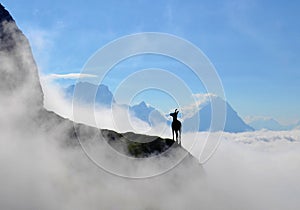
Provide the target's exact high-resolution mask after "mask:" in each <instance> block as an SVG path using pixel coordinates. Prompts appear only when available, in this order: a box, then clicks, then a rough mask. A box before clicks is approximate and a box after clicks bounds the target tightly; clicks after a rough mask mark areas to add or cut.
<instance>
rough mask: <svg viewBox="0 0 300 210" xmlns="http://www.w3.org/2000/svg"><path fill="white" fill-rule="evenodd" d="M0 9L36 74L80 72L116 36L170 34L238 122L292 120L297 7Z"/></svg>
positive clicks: (76, 4) (299, 24)
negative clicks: (184, 44)
mask: <svg viewBox="0 0 300 210" xmlns="http://www.w3.org/2000/svg"><path fill="white" fill-rule="evenodd" d="M2 4H3V5H4V6H5V7H6V8H7V9H8V10H9V11H10V12H11V14H12V15H13V16H14V18H15V20H16V22H17V24H18V25H19V27H20V28H21V29H22V30H23V32H24V33H25V35H27V36H28V37H29V40H30V42H31V44H32V48H33V53H34V56H35V58H36V61H37V63H38V65H39V68H40V71H41V73H42V74H51V73H58V74H60V73H74V72H80V70H81V68H82V67H83V65H84V64H85V62H86V61H87V59H88V58H89V57H90V56H91V55H92V54H93V53H94V52H95V51H96V50H98V49H99V48H100V47H102V46H104V45H105V44H107V43H108V42H110V41H112V40H114V39H116V38H119V37H121V36H124V35H128V34H132V33H138V32H164V33H171V34H173V35H176V36H179V37H182V38H184V39H186V40H188V41H190V42H192V43H193V44H195V45H196V46H197V47H199V48H200V49H201V50H202V51H203V52H204V53H205V54H206V55H207V56H208V57H209V59H210V60H211V62H212V63H213V64H214V66H215V67H216V70H217V72H218V74H219V75H220V78H221V80H222V83H223V86H224V90H225V94H226V98H227V100H228V101H229V103H230V104H231V105H232V107H233V108H234V109H235V110H236V111H238V113H239V114H240V115H241V116H242V117H245V116H249V115H252V116H272V117H274V118H276V119H278V120H280V121H281V122H285V123H288V122H292V121H297V120H299V119H300V109H299V107H300V98H299V90H300V59H299V57H300V21H299V20H300V13H299V8H300V2H299V1H263V0H229V1H226V0H222V1H196V0H195V1H141V0H140V1H134V0H133V1H129V0H128V1H96V0H95V1H87V0H85V1H71V0H65V1H57V0H53V1H38V0H28V1H26V2H25V1H18V0H15V1H11V0H4V1H2ZM150 60H151V59H150ZM187 77H189V76H187ZM187 80H189V81H190V80H192V75H190V78H187ZM191 83H192V82H191ZM197 85H198V84H194V86H197ZM199 85H200V86H201V84H199ZM200 89H201V88H200ZM194 91H195V92H196V91H198V89H195V90H194Z"/></svg>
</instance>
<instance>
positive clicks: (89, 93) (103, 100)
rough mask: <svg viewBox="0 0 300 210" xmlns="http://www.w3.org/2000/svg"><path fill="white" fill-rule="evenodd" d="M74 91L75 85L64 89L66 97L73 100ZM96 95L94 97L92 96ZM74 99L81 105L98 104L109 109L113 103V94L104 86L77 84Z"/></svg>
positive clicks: (86, 83)
mask: <svg viewBox="0 0 300 210" xmlns="http://www.w3.org/2000/svg"><path fill="white" fill-rule="evenodd" d="M74 91H75V85H70V86H69V87H68V88H66V95H67V97H69V98H73V95H74ZM94 93H96V96H95V95H94ZM76 99H78V100H79V101H81V102H83V103H94V101H95V102H96V103H98V104H99V105H104V106H107V107H110V106H111V105H112V104H113V103H115V99H114V97H113V94H112V93H111V91H110V90H109V89H108V87H107V86H106V85H102V84H101V85H99V86H97V85H94V84H92V83H88V82H79V83H77V84H76Z"/></svg>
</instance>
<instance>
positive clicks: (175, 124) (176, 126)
mask: <svg viewBox="0 0 300 210" xmlns="http://www.w3.org/2000/svg"><path fill="white" fill-rule="evenodd" d="M178 112H179V111H178V110H177V109H175V112H173V113H170V116H171V117H173V122H172V135H173V140H174V132H175V134H176V142H177V143H178V144H179V145H181V122H180V121H179V120H177V115H178Z"/></svg>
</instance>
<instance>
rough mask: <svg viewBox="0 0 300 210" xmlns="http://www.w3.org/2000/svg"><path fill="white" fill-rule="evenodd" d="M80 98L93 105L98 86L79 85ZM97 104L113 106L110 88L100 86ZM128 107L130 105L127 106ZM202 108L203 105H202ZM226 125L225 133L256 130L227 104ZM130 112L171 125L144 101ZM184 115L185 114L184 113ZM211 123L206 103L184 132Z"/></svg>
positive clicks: (70, 90)
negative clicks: (196, 125) (197, 123)
mask: <svg viewBox="0 0 300 210" xmlns="http://www.w3.org/2000/svg"><path fill="white" fill-rule="evenodd" d="M77 86H78V88H79V91H78V97H79V98H80V100H82V101H83V102H86V103H93V99H94V96H92V95H91V94H89V92H94V90H96V89H97V86H96V85H94V84H91V83H87V82H84V83H79V84H78V85H77ZM74 87H75V86H74V85H71V86H69V87H68V88H67V89H66V92H67V95H68V96H72V95H73V93H74ZM212 100H215V102H216V103H221V102H222V103H224V101H223V100H222V99H221V98H219V97H212ZM95 102H96V103H98V104H100V105H105V106H111V105H112V104H113V103H115V100H114V98H113V94H112V93H111V91H110V90H109V88H108V86H106V85H103V84H101V85H100V86H99V89H98V92H97V95H96V98H95ZM125 106H128V105H125ZM200 106H202V105H200ZM226 106H227V108H226V111H227V113H226V114H227V117H226V123H225V128H224V131H226V132H244V131H253V130H254V129H253V128H252V127H251V126H249V125H247V124H246V123H245V122H244V121H243V120H242V119H241V117H239V115H238V114H237V112H236V111H235V110H234V109H233V108H232V107H231V106H230V105H229V104H228V103H227V102H226ZM128 108H129V110H130V111H131V112H132V113H133V114H134V116H135V117H137V118H139V119H141V120H143V121H144V122H147V123H148V124H149V125H151V124H154V125H155V124H157V123H164V122H165V123H167V124H168V125H170V124H171V121H170V120H169V121H168V122H167V119H166V118H165V117H164V116H163V115H162V114H161V113H160V112H159V111H158V110H157V109H155V108H154V107H152V106H150V105H147V104H146V103H145V102H144V101H142V102H141V103H139V104H136V105H133V106H128ZM183 114H184V113H183ZM198 116H199V117H200V118H199V119H200V122H201V123H200V126H199V128H198V129H197V128H195V119H196V118H197V117H198ZM210 123H211V103H206V104H205V105H204V106H203V107H199V112H197V113H196V114H195V115H194V116H192V117H191V118H188V119H185V121H184V125H183V130H184V131H208V130H209V127H210Z"/></svg>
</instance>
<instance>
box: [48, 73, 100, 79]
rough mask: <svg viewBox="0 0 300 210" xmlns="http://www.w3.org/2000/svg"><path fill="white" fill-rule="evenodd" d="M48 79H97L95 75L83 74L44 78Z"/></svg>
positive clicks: (54, 75) (49, 75)
mask: <svg viewBox="0 0 300 210" xmlns="http://www.w3.org/2000/svg"><path fill="white" fill-rule="evenodd" d="M44 77H45V78H46V79H52V80H54V79H82V78H96V77H97V75H94V74H81V73H69V74H48V75H45V76H44Z"/></svg>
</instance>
